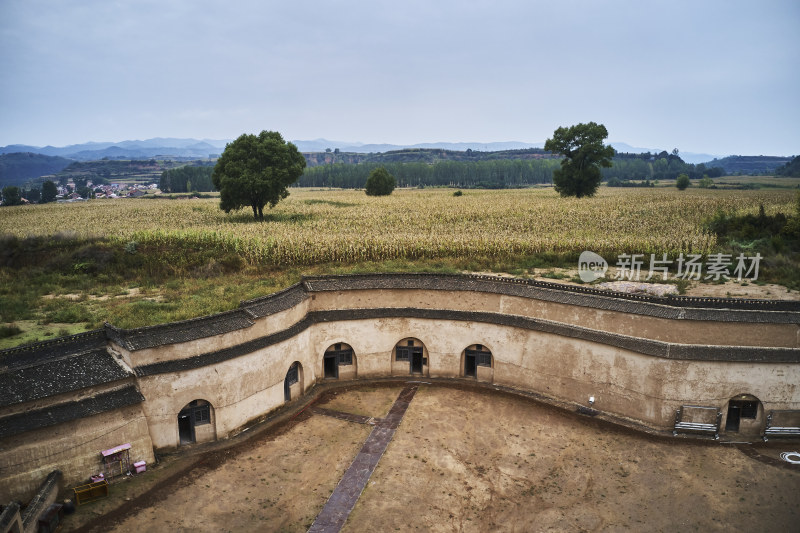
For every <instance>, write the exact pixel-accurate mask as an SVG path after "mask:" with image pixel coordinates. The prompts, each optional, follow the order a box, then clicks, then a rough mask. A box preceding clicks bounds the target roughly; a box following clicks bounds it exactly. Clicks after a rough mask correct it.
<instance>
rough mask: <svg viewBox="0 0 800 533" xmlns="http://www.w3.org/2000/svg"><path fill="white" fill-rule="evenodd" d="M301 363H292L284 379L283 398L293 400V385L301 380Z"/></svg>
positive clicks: (288, 400)
mask: <svg viewBox="0 0 800 533" xmlns="http://www.w3.org/2000/svg"><path fill="white" fill-rule="evenodd" d="M299 370H300V368H299V363H292V366H290V367H289V371H288V372H286V378H285V379H284V380H283V399H284V400H285V401H287V402H290V401H292V385H294V384H295V383H297V382H299V381H300V372H299Z"/></svg>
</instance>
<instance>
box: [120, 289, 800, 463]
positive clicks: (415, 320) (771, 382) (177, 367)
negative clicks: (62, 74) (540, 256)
mask: <svg viewBox="0 0 800 533" xmlns="http://www.w3.org/2000/svg"><path fill="white" fill-rule="evenodd" d="M276 302H277V303H280V302H283V304H284V305H283V307H281V306H280V305H277V304H276ZM773 304H774V305H772V306H770V305H768V304H765V303H764V302H748V301H744V302H743V301H734V300H727V301H726V300H715V299H675V298H672V299H662V298H647V297H630V296H627V295H619V294H609V293H602V292H600V291H591V290H586V289H580V288H576V289H570V288H565V287H563V286H558V285H555V284H542V283H520V282H519V281H517V280H504V279H501V278H493V277H478V276H434V275H394V276H386V275H381V276H378V275H372V276H345V277H325V278H313V279H306V280H304V281H303V282H302V283H301V284H299V285H296V286H294V287H292V288H290V289H287V290H286V291H283V292H282V293H279V294H277V295H274V296H270V297H266V298H262V299H258V300H253V301H250V302H243V304H242V306H241V308H240V310H239V311H236V312H232V313H237V312H239V313H243V314H246V315H247V317H248V320H249V322H248V324H247V325H246V327H243V328H241V329H236V330H233V331H228V332H221V333H219V334H216V335H214V336H202V337H200V338H197V339H189V340H186V341H184V342H180V343H172V344H169V345H167V346H166V348H167V350H165V351H164V352H162V351H161V349H160V347H159V345H153V346H149V344H148V343H147V342H145V341H144V340H143V339H144V337H146V336H147V335H148V334H150V333H151V332H152V330H151V329H149V328H143V329H141V330H136V331H128V332H118V333H119V335H120V341H119V344H118V346H117V348H118V349H119V350H121V351H122V352H123V356H124V358H125V360H126V361H129V362H130V365H131V366H132V368H133V369H134V371H135V372H136V373H137V375H138V376H139V377H138V383H139V386H140V389H141V391H142V394H143V395H144V396H145V398H147V399H148V400H147V401H146V402H145V403H144V404H143V409H144V410H145V413H146V415H147V416H148V419H149V420H150V433H151V436H152V439H153V445H154V446H155V447H156V448H169V447H174V446H176V445H177V440H176V429H175V416H176V413H177V412H178V411H179V410H180V409H181V406H182V405H184V404H185V402H186V401H188V399H192V398H203V399H205V400H207V401H209V402H210V403H211V404H212V405H214V408H215V410H216V413H217V418H216V431H217V436H218V437H223V436H225V435H228V434H230V433H231V432H233V431H235V430H236V429H237V428H240V427H242V426H244V425H246V424H247V423H248V422H249V421H251V420H253V419H255V418H258V417H261V416H263V415H264V414H265V413H268V412H269V411H271V410H273V409H275V408H276V407H278V406H280V405H282V404H283V403H284V390H283V389H284V387H283V380H284V377H285V375H286V371H287V369H288V368H289V366H290V365H291V363H292V362H293V361H299V362H300V363H301V364H302V368H303V374H304V376H303V383H302V384H301V385H300V386H301V388H302V390H307V389H308V388H310V387H311V386H313V384H314V383H315V382H317V381H318V380H321V379H323V376H324V368H323V355H324V353H325V350H326V349H328V348H330V346H331V345H333V344H335V343H346V344H348V345H350V346H351V347H352V349H353V351H354V354H355V359H356V362H357V367H356V368H357V370H356V369H353V371H352V372H351V373H350V374H349V377H348V375H347V374H346V373H344V374H341V375H340V379H349V378H354V379H359V378H363V379H367V378H381V377H390V376H409V375H411V373H410V367H409V363H408V362H406V361H397V360H396V358H395V357H394V355H393V353H394V352H393V350H394V347H395V345H397V343H398V342H399V341H401V340H403V339H406V338H414V339H418V340H419V341H421V343H422V344H423V345H424V354H423V355H424V358H425V361H426V363H427V364H426V365H425V366H424V367H423V368H422V372H421V374H419V375H420V376H423V377H442V378H459V377H462V378H463V373H464V368H463V356H462V354H463V352H464V349H465V348H466V347H467V346H469V345H472V344H482V345H484V346H486V347H487V348H488V349H489V350H491V352H492V354H493V362H492V368H491V372H486V371H482V372H481V373H480V374H479V376H478V379H482V380H484V381H487V380H490V381H492V382H493V383H495V384H497V385H503V386H507V387H513V388H517V389H521V390H524V391H529V392H534V393H537V394H540V395H543V396H546V397H549V398H552V399H553V400H555V401H559V402H567V403H571V404H577V405H585V404H586V403H587V399H588V397H589V396H594V397H595V399H596V401H595V404H594V406H593V407H594V409H596V410H598V411H601V412H603V413H605V414H608V415H610V416H612V417H616V418H618V419H626V420H630V421H633V422H635V423H638V424H642V425H645V426H649V427H651V428H655V429H668V428H671V427H672V424H673V423H674V416H675V415H674V413H675V410H676V409H677V408H678V407H680V405H683V404H699V405H710V406H718V407H719V408H721V409H723V410H724V409H725V408H726V406H727V402H728V400H729V399H730V398H732V397H733V396H735V395H737V394H742V393H744V392H746V393H748V394H752V395H754V396H756V397H758V398H759V399H760V400H761V402H762V405H763V406H764V409H797V408H800V387H799V386H798V383H800V365H799V364H798V363H799V362H800V350H798V345H799V344H798V342H799V341H798V338H799V337H798V331H799V330H798V322H800V312H798V309H800V308H798V307H797V305H796V304H795V307H794V308H792V307H791V305H792V304H791V303H788V304H787V303H786V302H774V303H773ZM269 305H272V307H271V308H270V309H267V307H268V306H269ZM704 305H705V307H703V306H704ZM787 306H788V307H787ZM211 318H212V317H207V318H205V319H204V320H210V319H211ZM225 320H230V317H225ZM191 322H192V321H188V322H187V323H186V324H185V325H186V326H188V325H189V324H190V323H191ZM173 326H175V325H173ZM161 327H162V326H159V328H161ZM165 327H166V326H165ZM179 327H183V326H182V325H179ZM204 327H205V326H204V325H202V324H198V328H199V329H198V332H197V334H198V335H202V330H203V328H204ZM155 333H158V332H157V331H156V332H155ZM137 343H141V344H142V345H147V346H149V347H148V348H145V349H140V350H136V349H130V348H131V347H135V346H136V345H137ZM150 344H153V342H150ZM126 346H127V348H126ZM165 354H168V356H166V355H165ZM469 379H472V378H469ZM759 416H761V414H760V415H759Z"/></svg>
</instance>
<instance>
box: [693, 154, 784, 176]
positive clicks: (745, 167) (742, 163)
mask: <svg viewBox="0 0 800 533" xmlns="http://www.w3.org/2000/svg"><path fill="white" fill-rule="evenodd" d="M791 160H792V158H791V157H776V156H769V155H731V156H728V157H723V158H722V159H714V160H712V161H709V162H707V163H706V166H707V167H719V168H722V169H723V170H724V171H725V174H752V175H767V174H774V173H775V169H777V168H778V167H780V166H782V165H785V164H787V163H789V161H791Z"/></svg>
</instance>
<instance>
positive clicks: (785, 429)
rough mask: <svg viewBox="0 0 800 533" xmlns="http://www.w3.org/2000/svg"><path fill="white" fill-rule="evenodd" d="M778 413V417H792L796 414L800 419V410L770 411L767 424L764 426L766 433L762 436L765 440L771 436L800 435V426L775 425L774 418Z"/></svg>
mask: <svg viewBox="0 0 800 533" xmlns="http://www.w3.org/2000/svg"><path fill="white" fill-rule="evenodd" d="M776 414H777V415H778V418H792V415H794V418H795V419H800V411H794V410H784V411H770V412H769V415H767V424H766V426H764V435H763V436H762V437H761V438H762V439H764V442H766V441H767V440H768V438H769V437H800V426H773V425H772V424H773V418H774V416H775V415H776Z"/></svg>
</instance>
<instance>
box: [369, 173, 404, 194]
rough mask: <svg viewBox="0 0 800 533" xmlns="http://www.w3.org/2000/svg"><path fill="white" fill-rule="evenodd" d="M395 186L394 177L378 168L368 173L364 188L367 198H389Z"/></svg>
mask: <svg viewBox="0 0 800 533" xmlns="http://www.w3.org/2000/svg"><path fill="white" fill-rule="evenodd" d="M396 184H397V182H396V181H395V179H394V176H392V175H391V174H389V171H387V170H386V169H385V168H383V167H378V168H376V169H375V170H373V171H372V172H370V174H369V177H368V178H367V182H366V184H365V185H364V188H365V192H366V193H367V196H389V195H390V194H392V191H393V190H394V187H395V185H396Z"/></svg>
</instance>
